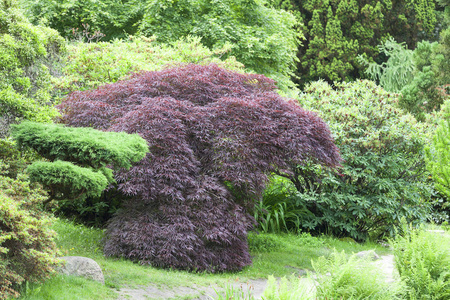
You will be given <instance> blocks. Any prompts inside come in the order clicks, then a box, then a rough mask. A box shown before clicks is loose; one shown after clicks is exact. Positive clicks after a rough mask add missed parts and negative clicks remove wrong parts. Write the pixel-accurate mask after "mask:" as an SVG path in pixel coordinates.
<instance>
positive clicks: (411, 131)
mask: <svg viewBox="0 0 450 300" xmlns="http://www.w3.org/2000/svg"><path fill="white" fill-rule="evenodd" d="M396 101H398V100H397V98H396V95H394V94H390V93H388V92H386V91H384V90H382V89H381V88H379V87H377V86H376V85H375V84H374V83H373V82H369V81H357V82H354V83H339V84H338V83H336V84H335V85H334V87H332V86H331V85H329V84H328V83H325V82H323V81H318V82H314V83H311V84H310V85H308V86H307V87H306V88H305V90H304V93H303V95H302V96H301V99H300V103H301V104H302V105H304V107H306V108H308V109H311V110H313V111H316V112H318V113H319V115H320V116H321V117H322V118H323V119H324V120H326V121H327V122H328V124H329V125H330V128H331V131H332V133H333V135H334V137H335V139H336V144H337V145H338V147H339V149H340V151H341V155H342V156H343V158H344V163H343V168H342V169H340V173H339V174H336V173H329V172H327V171H326V170H323V169H322V168H317V167H316V166H314V165H313V164H312V165H310V166H307V167H299V168H297V169H296V170H294V171H295V176H294V177H292V178H290V179H291V181H292V182H293V184H294V186H295V187H296V188H297V190H298V191H299V192H300V193H301V195H300V196H299V197H297V199H298V201H299V205H298V206H299V207H301V206H306V208H307V209H308V210H309V211H311V212H312V213H313V215H314V217H310V218H309V221H306V220H308V218H307V219H306V220H305V221H304V222H302V226H303V227H305V228H309V229H310V230H313V231H316V232H328V233H333V234H336V235H348V236H350V237H352V238H355V239H357V240H365V239H367V238H368V237H369V236H372V238H375V239H376V238H378V237H380V236H383V235H385V234H394V228H395V227H396V226H398V224H399V221H400V219H401V218H402V217H405V218H407V219H408V220H409V221H412V222H416V223H420V222H424V221H426V220H427V218H428V216H429V212H430V206H429V204H428V203H427V202H428V201H429V200H430V199H431V194H432V189H433V187H432V184H431V183H430V182H429V181H428V173H427V170H426V166H425V157H424V146H425V145H426V144H427V141H428V138H429V132H430V131H429V130H428V129H427V126H428V125H427V124H422V123H419V122H417V121H416V120H415V119H414V117H413V116H412V115H410V114H407V113H405V112H404V111H402V110H401V109H399V108H398V107H396V106H394V104H395V102H396ZM304 217H308V215H304Z"/></svg>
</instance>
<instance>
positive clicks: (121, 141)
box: [12, 122, 148, 169]
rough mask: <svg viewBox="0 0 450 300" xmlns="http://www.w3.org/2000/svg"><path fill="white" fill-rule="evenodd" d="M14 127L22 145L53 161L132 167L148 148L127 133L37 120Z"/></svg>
mask: <svg viewBox="0 0 450 300" xmlns="http://www.w3.org/2000/svg"><path fill="white" fill-rule="evenodd" d="M12 130H13V132H12V133H13V136H14V138H15V140H16V141H17V143H18V144H19V145H20V146H24V147H29V148H32V149H34V150H35V151H36V152H37V153H39V154H40V155H42V156H43V157H45V158H47V159H49V160H51V161H54V160H65V161H71V162H75V163H76V164H78V165H80V166H84V167H86V166H88V167H92V168H95V169H98V168H101V167H105V166H107V165H109V164H112V165H113V166H114V167H115V168H130V167H131V164H132V163H133V162H138V161H140V160H141V159H142V158H143V157H144V156H145V153H147V151H148V146H147V143H146V142H145V140H143V139H142V138H141V137H140V136H139V135H137V134H132V135H130V134H127V133H125V132H102V131H99V130H95V129H92V128H70V127H65V126H63V125H58V124H40V123H35V122H22V123H21V124H18V125H13V126H12Z"/></svg>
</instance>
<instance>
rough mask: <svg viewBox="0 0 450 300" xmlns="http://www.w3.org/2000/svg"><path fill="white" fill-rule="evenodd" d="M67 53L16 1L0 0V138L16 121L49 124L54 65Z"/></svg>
mask: <svg viewBox="0 0 450 300" xmlns="http://www.w3.org/2000/svg"><path fill="white" fill-rule="evenodd" d="M64 51H65V43H64V40H63V39H62V38H61V36H59V35H58V33H57V32H56V31H55V30H52V29H50V28H47V27H42V26H33V25H31V24H30V22H29V21H28V20H27V19H26V18H25V17H24V16H23V15H22V13H21V12H20V10H19V7H18V2H17V1H16V0H1V1H0V78H1V79H2V80H1V81H0V136H2V137H3V136H7V135H8V130H9V124H11V123H15V122H16V118H19V119H29V120H34V121H39V122H50V121H51V120H52V118H54V117H56V116H57V113H58V112H57V110H55V109H54V107H53V106H52V105H51V100H52V95H51V78H52V76H51V71H52V68H53V62H54V61H55V60H57V58H58V57H59V55H60V54H61V53H63V52H64Z"/></svg>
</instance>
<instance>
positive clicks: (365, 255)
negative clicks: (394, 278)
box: [355, 250, 380, 260]
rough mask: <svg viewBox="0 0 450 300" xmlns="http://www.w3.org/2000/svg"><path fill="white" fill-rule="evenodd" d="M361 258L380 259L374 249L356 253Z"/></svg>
mask: <svg viewBox="0 0 450 300" xmlns="http://www.w3.org/2000/svg"><path fill="white" fill-rule="evenodd" d="M355 255H356V256H357V257H359V258H363V259H367V260H377V259H380V257H379V256H378V254H376V253H375V251H373V250H367V251H361V252H358V253H356V254H355Z"/></svg>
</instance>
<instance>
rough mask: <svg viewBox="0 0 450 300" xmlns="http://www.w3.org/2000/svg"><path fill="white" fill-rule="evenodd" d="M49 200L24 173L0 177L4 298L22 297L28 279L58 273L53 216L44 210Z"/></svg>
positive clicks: (0, 263) (0, 290)
mask: <svg viewBox="0 0 450 300" xmlns="http://www.w3.org/2000/svg"><path fill="white" fill-rule="evenodd" d="M0 167H2V168H3V167H4V166H3V164H2V163H1V162H0ZM45 199H46V196H45V193H44V192H43V191H42V190H40V189H37V188H35V187H32V186H30V184H29V182H28V181H27V180H26V179H25V178H24V177H23V176H19V178H17V179H11V178H9V177H5V176H0V299H9V297H15V296H18V295H19V290H20V289H19V287H20V285H21V284H22V283H24V282H25V281H29V282H39V281H41V280H44V279H46V278H48V277H49V276H50V275H51V274H53V272H54V270H53V269H54V266H55V264H56V263H57V259H56V255H57V248H56V245H55V243H54V242H53V238H54V235H55V233H54V231H52V230H50V227H49V225H50V222H51V220H52V219H51V218H50V217H48V216H47V215H46V214H45V213H44V212H43V211H42V210H41V209H40V204H41V203H42V201H44V200H45Z"/></svg>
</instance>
